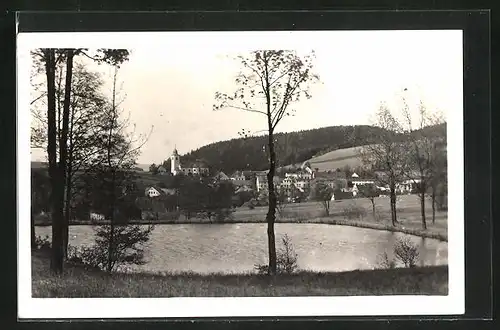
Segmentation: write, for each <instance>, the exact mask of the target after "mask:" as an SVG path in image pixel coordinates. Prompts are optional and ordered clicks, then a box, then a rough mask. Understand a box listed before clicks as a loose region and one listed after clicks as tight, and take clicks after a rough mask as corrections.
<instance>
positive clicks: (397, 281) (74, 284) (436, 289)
mask: <svg viewBox="0 0 500 330" xmlns="http://www.w3.org/2000/svg"><path fill="white" fill-rule="evenodd" d="M32 276H33V278H32V295H33V297H35V298H55V297H57V298H63V297H66V298H70V297H71V298H76V297H78V298H87V297H93V298H97V297H122V298H146V297H147V298H153V297H243V296H247V297H263V296H347V295H349V296H352V295H407V294H420V295H447V294H448V267H447V266H435V267H424V268H413V269H410V268H399V269H388V270H385V269H380V270H368V271H351V272H342V273H313V272H299V273H296V274H290V275H278V276H276V277H268V276H264V275H255V274H239V275H235V274H231V275H223V274H209V275H205V274H195V273H179V274H167V275H154V274H140V273H138V274H119V273H115V274H112V275H109V274H106V273H104V272H101V271H97V270H88V269H85V268H83V267H81V266H74V265H66V267H65V272H64V274H63V275H60V276H55V275H52V274H51V273H50V271H49V260H48V258H47V257H46V256H44V255H43V254H41V253H39V252H34V254H33V257H32Z"/></svg>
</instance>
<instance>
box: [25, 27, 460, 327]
mask: <svg viewBox="0 0 500 330" xmlns="http://www.w3.org/2000/svg"><path fill="white" fill-rule="evenodd" d="M418 32H419V31H384V32H381V31H370V32H367V31H314V32H303V31H294V32H154V33H150V32H133V33H22V34H19V35H18V39H17V47H18V53H17V59H18V63H17V70H18V71H17V72H18V75H17V83H18V85H17V86H18V90H17V93H18V94H17V96H18V116H17V118H18V121H17V129H18V140H17V150H18V154H17V157H18V158H17V159H18V172H17V173H18V177H17V180H18V181H17V182H18V186H17V188H18V189H17V191H18V196H17V200H18V317H19V318H31V319H38V318H44V319H52V318H153V317H155V318H158V317H248V316H256V317H259V316H362V315H363V316H365V315H366V316H377V315H440V314H441V315H445V314H450V315H452V314H463V313H464V312H465V294H464V287H465V281H464V268H465V267H464V216H463V214H464V213H463V212H464V206H463V200H464V188H463V183H464V179H463V177H464V170H463V169H464V167H463V156H464V155H463V139H462V137H463V122H462V118H463V117H462V114H463V108H462V109H456V113H455V114H454V115H453V116H449V118H448V157H449V158H448V163H449V169H448V173H449V189H448V191H449V201H450V205H452V207H451V208H450V209H449V211H448V218H449V219H453V221H449V222H448V232H449V235H448V237H449V241H448V251H449V255H448V262H449V295H448V296H366V297H360V296H357V297H287V298H284V297H265V298H154V299H152V298H148V299H129V298H116V299H115V298H106V299H98V298H89V299H77V298H71V299H62V298H58V299H49V298H31V252H30V248H29V246H30V239H29V237H30V228H29V226H30V222H29V218H30V214H29V207H28V206H29V203H30V201H29V200H27V199H26V197H25V196H26V194H25V192H26V191H30V179H29V178H30V115H29V113H30V112H29V94H30V83H29V69H30V64H29V63H30V60H29V50H30V49H34V48H42V47H44V48H52V47H53V48H63V47H64V48H71V47H75V48H80V47H85V48H98V47H108V48H129V49H133V48H138V47H142V46H148V47H151V45H152V44H157V43H158V40H162V41H165V42H167V41H168V43H175V44H178V45H183V46H190V45H193V46H196V47H200V44H199V40H200V39H198V38H197V37H199V35H200V34H203V39H202V40H205V42H206V43H207V44H206V45H207V46H210V47H220V48H226V49H228V48H231V49H238V50H243V49H247V50H248V49H255V48H256V47H257V48H261V49H263V48H265V47H270V48H278V47H283V48H285V47H289V49H290V48H291V49H297V48H300V47H306V48H308V49H314V48H315V47H316V46H317V45H320V44H321V43H324V40H327V39H328V37H329V36H330V35H331V34H334V33H336V34H341V35H342V37H344V36H345V37H346V38H349V36H350V35H351V34H353V33H418ZM439 32H442V31H439ZM448 32H452V33H460V36H462V31H459V30H455V31H450V30H448ZM158 37H161V38H160V39H159V38H158ZM195 39H196V44H193V42H194V40H195ZM242 39H244V40H245V43H242V42H241V40H242ZM162 43H164V42H162ZM457 97H458V96H457ZM20 198H24V199H23V200H21V199H20Z"/></svg>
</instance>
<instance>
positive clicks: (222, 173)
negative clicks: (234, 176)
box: [214, 171, 229, 180]
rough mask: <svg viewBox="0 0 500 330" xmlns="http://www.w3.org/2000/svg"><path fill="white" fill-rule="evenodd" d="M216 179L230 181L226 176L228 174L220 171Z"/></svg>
mask: <svg viewBox="0 0 500 330" xmlns="http://www.w3.org/2000/svg"><path fill="white" fill-rule="evenodd" d="M214 177H215V178H219V179H223V180H228V179H229V177H228V176H227V175H226V173H224V172H222V171H220V172H218V173H217V174H216V175H215V176H214Z"/></svg>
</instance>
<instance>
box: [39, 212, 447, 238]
mask: <svg viewBox="0 0 500 330" xmlns="http://www.w3.org/2000/svg"><path fill="white" fill-rule="evenodd" d="M129 223H130V224H143V225H181V224H238V223H239V224H241V223H266V222H265V221H262V220H260V219H257V218H247V219H244V220H243V219H229V220H226V221H224V222H214V221H209V220H208V219H200V218H192V219H189V220H186V219H175V220H131V221H130V222H129ZM276 223H300V224H328V225H337V226H351V227H358V228H366V229H375V230H385V231H391V232H400V233H404V234H408V235H414V236H419V237H423V238H431V239H437V240H439V241H442V242H447V241H448V235H447V230H446V226H442V224H441V226H434V225H433V224H432V223H431V222H430V221H429V223H428V224H427V230H423V229H422V228H421V224H420V222H418V221H403V222H400V223H398V224H397V225H396V226H392V225H391V224H390V223H387V222H376V221H374V220H373V219H372V218H369V217H365V218H363V219H356V220H348V219H343V218H341V217H338V216H330V217H315V218H310V219H296V218H280V217H278V218H277V219H276ZM99 224H104V223H102V222H101V223H92V222H89V221H72V222H71V223H70V225H71V226H80V225H87V226H88V225H99ZM36 225H37V226H50V223H37V224H36Z"/></svg>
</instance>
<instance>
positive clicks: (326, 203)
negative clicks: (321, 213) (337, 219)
mask: <svg viewBox="0 0 500 330" xmlns="http://www.w3.org/2000/svg"><path fill="white" fill-rule="evenodd" d="M324 206H325V214H326V216H327V217H328V216H329V215H330V201H325V203H324Z"/></svg>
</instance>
